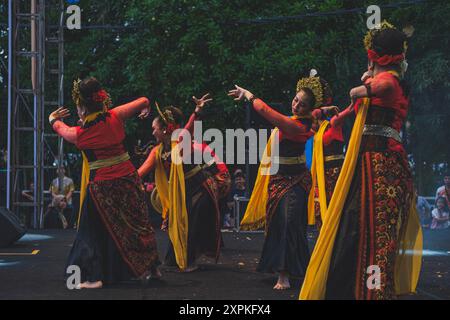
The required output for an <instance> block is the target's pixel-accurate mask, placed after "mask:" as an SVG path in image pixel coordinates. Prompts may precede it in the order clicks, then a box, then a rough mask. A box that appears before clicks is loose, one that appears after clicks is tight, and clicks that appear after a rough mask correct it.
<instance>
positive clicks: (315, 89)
mask: <svg viewBox="0 0 450 320" xmlns="http://www.w3.org/2000/svg"><path fill="white" fill-rule="evenodd" d="M317 74H318V73H317V70H316V69H312V70H311V72H310V74H309V77H307V78H302V79H300V80H299V81H298V82H297V92H299V91H300V90H301V89H303V88H308V89H309V90H311V92H312V93H313V95H314V98H315V99H316V104H315V105H314V109H317V108H320V107H321V106H323V104H324V102H325V101H324V100H325V97H324V88H323V86H322V82H321V81H320V77H319V76H317Z"/></svg>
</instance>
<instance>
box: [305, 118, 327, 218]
mask: <svg viewBox="0 0 450 320" xmlns="http://www.w3.org/2000/svg"><path fill="white" fill-rule="evenodd" d="M328 124H329V122H328V121H327V120H325V121H323V122H322V123H321V125H320V127H319V130H318V131H317V133H316V134H315V136H314V147H313V156H312V164H311V177H312V188H311V191H310V192H309V198H308V224H309V225H313V224H314V223H315V220H316V219H315V206H314V199H315V197H316V194H315V189H316V186H317V187H318V189H319V204H320V215H321V216H322V221H323V220H324V218H325V217H324V215H325V213H326V212H327V193H326V188H325V168H324V165H325V162H324V158H323V134H324V133H325V130H326V129H327V127H328Z"/></svg>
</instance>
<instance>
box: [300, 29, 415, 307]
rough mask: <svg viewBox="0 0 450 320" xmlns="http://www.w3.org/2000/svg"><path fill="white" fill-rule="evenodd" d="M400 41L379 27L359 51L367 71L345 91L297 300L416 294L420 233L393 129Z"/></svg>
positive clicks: (401, 106) (399, 111)
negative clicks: (345, 105) (332, 164)
mask: <svg viewBox="0 0 450 320" xmlns="http://www.w3.org/2000/svg"><path fill="white" fill-rule="evenodd" d="M406 40H407V39H406V36H405V34H404V33H403V32H401V31H399V30H397V29H395V28H394V27H393V26H392V25H390V24H388V23H387V22H384V23H383V24H382V26H381V28H379V29H374V30H371V31H370V32H369V33H368V34H367V36H366V38H365V45H366V49H367V52H368V57H369V71H368V73H366V74H365V76H364V85H362V86H359V87H356V88H354V89H352V90H351V91H350V96H351V98H352V101H355V104H354V108H353V105H352V108H350V109H347V110H346V111H344V112H343V113H341V114H340V116H343V117H346V116H347V115H349V114H351V113H352V112H353V110H355V111H356V113H357V116H356V120H355V124H354V127H353V131H352V135H351V138H350V142H349V145H348V148H347V153H346V157H345V160H344V164H343V167H342V170H341V174H340V176H339V179H338V181H337V183H336V187H335V191H334V193H333V196H332V198H331V201H330V203H329V205H328V209H327V211H326V214H325V215H324V220H323V225H322V229H321V232H320V235H319V238H318V240H317V243H316V246H315V248H314V252H313V254H312V256H311V261H310V264H309V266H308V271H307V273H306V277H305V280H304V283H303V287H302V289H301V292H300V299H357V300H372V299H373V300H381V299H393V298H395V297H396V296H397V295H400V294H407V293H411V292H414V291H415V290H416V286H417V282H418V278H419V273H420V268H421V253H422V232H421V228H420V223H419V219H418V216H417V213H416V211H415V199H414V196H413V194H414V193H413V180H412V175H411V171H410V168H409V164H408V161H407V157H406V152H405V150H404V148H403V146H402V141H401V140H402V139H401V136H400V130H401V127H402V125H403V122H404V121H405V119H406V115H407V112H408V107H409V100H408V91H407V89H406V86H405V84H404V81H403V74H404V72H405V71H406V69H405V66H406V63H405V54H406V50H405V49H406Z"/></svg>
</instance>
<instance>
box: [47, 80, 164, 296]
mask: <svg viewBox="0 0 450 320" xmlns="http://www.w3.org/2000/svg"><path fill="white" fill-rule="evenodd" d="M72 95H73V99H74V102H75V104H76V106H77V112H78V115H79V117H80V122H81V125H79V126H75V127H70V126H68V125H67V124H65V123H64V122H63V121H61V120H62V119H63V118H65V117H67V116H69V110H67V109H65V108H58V109H57V110H56V111H54V112H53V113H51V114H50V117H49V121H50V124H51V125H52V127H53V129H54V130H55V131H56V133H57V134H58V135H60V136H61V137H63V138H64V139H65V140H66V141H68V142H70V143H73V144H75V145H76V146H77V148H78V149H80V150H81V152H82V155H83V177H82V186H81V201H80V212H79V215H80V216H79V223H78V227H79V229H78V233H77V237H76V239H75V242H74V244H73V246H72V249H71V251H70V254H69V258H68V261H67V266H71V265H76V266H79V267H80V268H81V277H82V283H81V284H80V285H79V288H101V287H102V286H103V284H105V283H106V284H111V283H115V282H119V281H121V280H128V279H131V278H134V277H138V278H141V279H145V278H148V277H149V276H154V277H159V276H160V275H161V274H160V273H159V271H158V265H159V260H158V252H157V248H156V239H155V234H154V230H153V229H152V226H151V224H150V221H149V214H148V208H147V206H146V200H145V193H144V191H143V188H142V184H141V180H140V178H139V176H138V174H137V172H136V169H135V168H134V166H133V165H132V164H131V162H130V160H129V159H130V157H129V155H128V153H127V152H126V150H125V147H124V145H123V140H124V139H125V129H124V121H125V120H126V119H128V118H131V117H133V116H135V115H137V114H139V116H140V117H146V116H147V115H148V113H149V110H150V109H149V101H148V99H147V98H139V99H137V100H135V101H133V102H130V103H127V104H125V105H122V106H118V107H116V108H113V109H109V104H110V100H109V95H108V94H107V93H106V91H105V90H104V89H103V88H102V86H101V85H100V83H99V82H98V81H97V79H95V78H87V79H85V80H83V81H81V80H79V81H76V82H75V83H74V88H73V92H72Z"/></svg>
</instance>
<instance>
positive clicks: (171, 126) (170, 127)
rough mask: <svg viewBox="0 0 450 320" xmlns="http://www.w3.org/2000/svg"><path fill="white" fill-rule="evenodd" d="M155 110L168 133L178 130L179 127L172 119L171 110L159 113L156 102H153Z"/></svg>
mask: <svg viewBox="0 0 450 320" xmlns="http://www.w3.org/2000/svg"><path fill="white" fill-rule="evenodd" d="M155 105H156V110H158V114H159V116H160V117H161V120H162V121H163V122H164V124H165V125H166V128H167V132H168V133H172V132H174V131H175V130H177V129H179V128H180V125H179V124H177V123H176V122H175V118H174V117H173V113H172V111H171V110H167V109H166V110H164V111H161V108H160V107H159V104H158V102H156V101H155Z"/></svg>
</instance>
